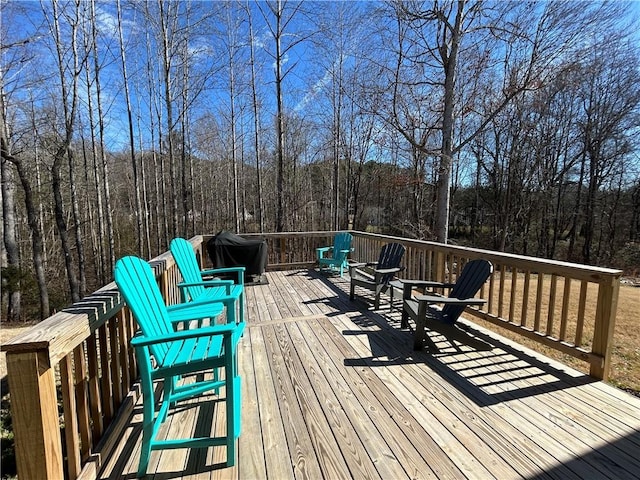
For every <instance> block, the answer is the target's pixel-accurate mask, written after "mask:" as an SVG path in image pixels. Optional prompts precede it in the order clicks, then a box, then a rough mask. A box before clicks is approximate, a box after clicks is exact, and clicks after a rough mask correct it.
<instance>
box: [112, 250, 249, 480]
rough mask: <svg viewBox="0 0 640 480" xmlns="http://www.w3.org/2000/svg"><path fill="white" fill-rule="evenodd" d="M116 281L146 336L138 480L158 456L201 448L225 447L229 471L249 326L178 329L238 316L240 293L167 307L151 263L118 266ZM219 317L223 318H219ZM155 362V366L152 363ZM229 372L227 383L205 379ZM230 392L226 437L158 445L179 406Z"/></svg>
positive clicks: (141, 358) (136, 341) (142, 339)
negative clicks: (240, 349) (240, 356)
mask: <svg viewBox="0 0 640 480" xmlns="http://www.w3.org/2000/svg"><path fill="white" fill-rule="evenodd" d="M114 275H115V281H116V284H117V285H118V288H119V290H120V292H121V293H122V296H123V297H124V299H125V301H126V303H127V305H128V307H129V309H130V310H131V311H132V313H133V315H134V317H135V319H136V321H137V322H138V325H139V327H140V332H138V334H137V335H136V336H135V337H134V338H133V339H132V340H131V345H132V346H133V347H134V348H135V352H136V358H137V359H138V365H139V369H140V378H141V385H142V395H143V427H142V449H141V452H140V462H139V464H138V472H137V475H138V477H141V476H144V475H145V474H146V471H147V466H148V463H149V457H150V455H151V451H152V450H161V449H175V448H200V447H209V446H214V445H223V446H226V448H227V462H226V464H227V466H233V465H234V464H235V460H236V440H237V438H238V436H239V435H240V405H241V402H240V377H239V376H238V367H237V360H236V352H237V344H238V341H239V339H240V337H241V335H242V332H243V330H244V326H245V325H244V322H240V323H238V324H236V323H235V322H232V323H227V324H224V325H214V326H208V327H203V328H193V329H187V330H176V329H175V328H174V325H175V324H176V323H181V322H184V321H190V320H199V319H201V318H203V317H211V316H215V315H216V314H217V313H219V312H220V311H221V310H222V306H223V305H224V306H226V307H227V309H230V310H234V306H233V305H232V304H233V303H235V302H237V301H238V297H239V294H240V292H239V291H235V292H233V293H232V295H230V296H227V297H220V298H218V299H216V300H211V301H194V302H189V303H182V304H178V305H174V306H170V307H166V306H165V303H164V300H163V298H162V296H161V294H160V289H159V288H158V284H157V283H156V280H155V277H154V274H153V271H152V270H151V267H150V266H149V264H148V263H147V262H145V261H144V260H142V259H140V258H137V257H124V258H122V259H120V260H118V262H117V263H116V267H115V272H114ZM216 312H217V313H216ZM152 357H153V361H152ZM218 369H224V375H223V376H222V377H223V380H219V379H218V375H214V377H213V380H210V379H209V378H208V377H206V379H205V376H204V375H202V374H203V373H204V374H207V373H209V374H210V373H211V372H214V371H215V372H216V373H217V370H218ZM185 374H188V375H191V374H197V375H193V377H194V378H195V379H196V381H195V383H188V384H182V385H179V384H178V382H179V380H180V378H181V377H182V375H185ZM158 380H162V381H163V382H162V388H163V394H162V399H161V401H160V405H159V408H158V409H157V410H156V401H155V396H154V388H153V383H154V382H155V381H158ZM220 387H224V395H225V410H226V435H225V436H218V437H199V438H180V439H170V440H156V436H157V433H158V430H159V428H160V425H161V424H162V422H164V421H165V420H166V418H167V415H168V414H169V409H170V408H171V407H173V406H174V405H175V403H176V402H179V401H181V400H186V399H189V398H193V397H197V396H200V395H202V394H203V393H205V392H207V391H211V390H214V391H215V393H218V394H219V389H220Z"/></svg>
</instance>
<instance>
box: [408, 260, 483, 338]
mask: <svg viewBox="0 0 640 480" xmlns="http://www.w3.org/2000/svg"><path fill="white" fill-rule="evenodd" d="M492 272H493V265H491V262H489V261H488V260H483V259H478V260H471V261H469V262H467V263H466V264H465V266H464V267H463V268H462V272H460V276H459V277H458V278H457V279H456V282H455V283H442V282H434V281H427V280H404V279H403V280H401V282H402V284H403V295H402V297H403V300H402V321H401V325H400V326H401V328H408V327H409V319H411V320H413V321H414V322H415V325H416V331H415V336H414V345H413V348H414V350H421V349H422V347H423V345H424V342H425V340H427V336H426V332H425V328H429V329H430V330H434V331H437V332H440V333H441V334H442V335H444V336H445V337H446V338H448V339H449V340H458V341H460V342H461V343H466V344H468V345H471V346H474V347H476V348H478V349H481V350H486V349H488V348H490V345H488V344H487V343H485V342H482V341H481V340H479V339H476V338H475V337H470V336H469V335H468V334H467V333H466V332H464V331H462V330H461V329H460V328H458V327H457V326H456V322H457V321H458V319H459V318H460V315H462V312H463V311H464V309H465V308H466V307H468V306H472V305H476V306H478V305H483V304H485V303H486V302H487V301H486V300H483V299H481V298H474V297H475V295H476V294H477V293H478V291H479V290H480V288H481V287H482V285H483V284H484V283H485V282H486V281H487V279H488V278H489V277H490V276H491V274H492ZM416 288H421V289H423V291H424V290H427V289H428V290H430V291H428V292H425V294H424V295H414V294H413V293H414V290H415V289H416ZM434 289H436V290H437V289H447V290H449V295H448V296H443V295H439V294H437V293H436V292H433V290H434ZM437 304H441V305H442V309H437V308H434V307H433V306H434V305H437Z"/></svg>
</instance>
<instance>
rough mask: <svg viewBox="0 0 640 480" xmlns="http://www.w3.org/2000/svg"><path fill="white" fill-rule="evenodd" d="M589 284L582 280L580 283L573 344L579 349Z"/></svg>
mask: <svg viewBox="0 0 640 480" xmlns="http://www.w3.org/2000/svg"><path fill="white" fill-rule="evenodd" d="M588 288H589V283H588V282H587V281H586V280H583V281H582V282H581V283H580V300H579V301H578V318H576V339H575V340H574V343H575V344H576V345H577V346H578V347H580V346H582V332H583V331H584V311H585V309H586V305H587V289H588Z"/></svg>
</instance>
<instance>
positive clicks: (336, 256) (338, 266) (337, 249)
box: [316, 232, 353, 277]
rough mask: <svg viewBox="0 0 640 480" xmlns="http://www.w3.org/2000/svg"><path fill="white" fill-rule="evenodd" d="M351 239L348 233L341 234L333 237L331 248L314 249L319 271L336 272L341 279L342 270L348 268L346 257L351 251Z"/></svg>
mask: <svg viewBox="0 0 640 480" xmlns="http://www.w3.org/2000/svg"><path fill="white" fill-rule="evenodd" d="M352 238H353V237H352V236H351V234H350V233H347V232H341V233H338V234H337V235H336V236H335V237H334V239H333V246H331V247H320V248H316V255H317V257H318V266H319V267H320V271H322V270H323V269H329V270H330V271H335V270H338V271H339V272H340V276H341V277H342V275H343V273H344V269H345V268H347V266H348V263H347V256H348V255H349V253H350V252H352V251H353V249H352V248H351V240H352ZM329 252H330V253H329ZM325 255H326V256H325Z"/></svg>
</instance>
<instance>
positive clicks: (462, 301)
mask: <svg viewBox="0 0 640 480" xmlns="http://www.w3.org/2000/svg"><path fill="white" fill-rule="evenodd" d="M414 298H415V299H416V300H417V301H418V302H424V303H427V304H432V303H442V304H447V305H484V304H485V303H487V301H486V300H484V299H482V298H451V297H442V296H439V295H416V296H415V297H414Z"/></svg>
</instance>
